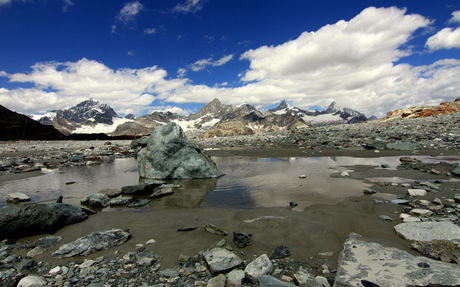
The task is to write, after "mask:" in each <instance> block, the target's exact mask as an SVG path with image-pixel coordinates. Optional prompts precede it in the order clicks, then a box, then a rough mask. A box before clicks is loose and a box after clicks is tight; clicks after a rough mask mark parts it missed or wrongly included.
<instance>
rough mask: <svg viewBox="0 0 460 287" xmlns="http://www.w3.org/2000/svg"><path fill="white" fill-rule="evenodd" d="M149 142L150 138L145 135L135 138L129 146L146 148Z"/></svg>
mask: <svg viewBox="0 0 460 287" xmlns="http://www.w3.org/2000/svg"><path fill="white" fill-rule="evenodd" d="M148 143H149V138H148V137H143V138H140V139H137V140H133V141H132V142H131V144H130V145H129V147H130V148H132V149H137V148H144V147H146V146H147V144H148Z"/></svg>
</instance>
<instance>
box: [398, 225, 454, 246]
mask: <svg viewBox="0 0 460 287" xmlns="http://www.w3.org/2000/svg"><path fill="white" fill-rule="evenodd" d="M394 229H395V231H396V233H397V234H398V235H399V236H401V237H402V238H404V239H407V240H415V241H432V240H434V239H438V240H460V227H458V226H457V225H455V224H453V223H452V222H449V221H441V222H418V223H417V222H416V223H400V224H398V225H396V226H395V227H394Z"/></svg>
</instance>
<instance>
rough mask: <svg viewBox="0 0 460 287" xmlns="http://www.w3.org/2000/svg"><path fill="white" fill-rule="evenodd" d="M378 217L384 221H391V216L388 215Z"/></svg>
mask: <svg viewBox="0 0 460 287" xmlns="http://www.w3.org/2000/svg"><path fill="white" fill-rule="evenodd" d="M379 219H380V220H385V221H393V218H391V217H389V216H388V215H379Z"/></svg>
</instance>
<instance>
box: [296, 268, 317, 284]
mask: <svg viewBox="0 0 460 287" xmlns="http://www.w3.org/2000/svg"><path fill="white" fill-rule="evenodd" d="M294 279H295V282H296V283H297V285H299V286H308V287H322V285H321V284H319V283H318V282H317V281H316V279H315V278H314V277H313V276H312V275H310V274H308V272H306V271H298V272H297V273H295V274H294Z"/></svg>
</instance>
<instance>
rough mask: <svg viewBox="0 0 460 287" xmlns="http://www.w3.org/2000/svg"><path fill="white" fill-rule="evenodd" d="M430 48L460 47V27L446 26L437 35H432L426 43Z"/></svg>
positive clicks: (433, 49)
mask: <svg viewBox="0 0 460 287" xmlns="http://www.w3.org/2000/svg"><path fill="white" fill-rule="evenodd" d="M425 46H426V47H428V48H429V49H430V50H432V51H435V50H441V49H453V48H457V49H460V27H459V28H457V29H455V30H453V29H452V28H444V29H442V30H441V31H439V32H438V33H436V34H435V35H433V36H431V37H430V38H429V39H428V40H427V41H426V44H425Z"/></svg>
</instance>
